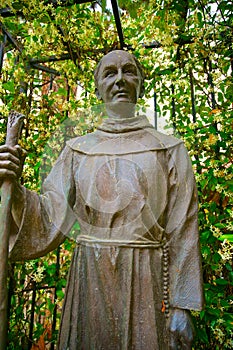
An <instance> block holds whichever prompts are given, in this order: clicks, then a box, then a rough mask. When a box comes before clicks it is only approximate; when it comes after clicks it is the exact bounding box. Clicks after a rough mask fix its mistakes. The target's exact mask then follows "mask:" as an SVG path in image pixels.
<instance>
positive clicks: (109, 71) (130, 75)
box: [97, 51, 142, 104]
mask: <svg viewBox="0 0 233 350" xmlns="http://www.w3.org/2000/svg"><path fill="white" fill-rule="evenodd" d="M141 81H142V79H141V74H140V72H139V70H138V68H137V66H136V63H135V62H134V59H133V58H132V56H131V55H130V54H129V53H128V52H122V51H115V52H114V51H113V52H111V53H109V54H108V55H106V56H105V57H103V59H102V63H101V66H100V70H99V74H98V80H97V85H98V94H99V96H100V98H102V100H103V102H104V103H111V102H112V103H116V102H125V103H133V104H136V102H137V99H138V97H139V94H140V87H141Z"/></svg>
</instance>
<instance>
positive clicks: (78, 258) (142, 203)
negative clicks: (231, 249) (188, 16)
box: [0, 50, 203, 350]
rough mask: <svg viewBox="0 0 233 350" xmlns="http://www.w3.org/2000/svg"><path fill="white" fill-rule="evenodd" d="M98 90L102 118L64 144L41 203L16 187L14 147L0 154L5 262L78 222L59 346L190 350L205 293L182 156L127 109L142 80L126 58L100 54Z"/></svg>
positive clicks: (18, 158) (193, 202) (190, 184)
mask: <svg viewBox="0 0 233 350" xmlns="http://www.w3.org/2000/svg"><path fill="white" fill-rule="evenodd" d="M95 82H96V93H97V96H98V97H99V98H100V99H101V100H102V101H103V103H104V104H105V106H106V115H107V118H105V119H104V121H103V122H102V124H101V125H99V127H98V128H97V129H96V131H95V132H93V133H90V134H87V135H85V136H82V137H77V138H74V139H71V140H69V141H68V142H67V144H66V147H65V148H64V150H63V151H62V153H61V154H60V156H59V158H58V159H57V161H56V163H55V165H54V166H53V168H52V170H51V172H50V174H49V175H48V177H47V179H46V180H45V182H44V184H43V193H42V194H41V195H38V194H36V193H34V192H33V191H29V190H28V189H26V188H24V187H23V186H21V185H20V184H19V182H18V178H19V177H20V172H21V169H22V158H23V156H22V155H23V150H22V149H21V148H20V147H19V146H16V147H14V148H11V147H7V146H1V147H0V182H1V181H3V180H4V179H5V178H6V177H7V178H11V179H12V181H14V182H15V186H14V188H15V189H14V198H13V204H12V210H11V212H12V218H13V220H14V229H12V233H11V237H10V258H11V260H13V261H17V260H21V259H34V258H37V257H40V256H43V255H45V254H46V253H48V252H49V251H51V250H53V249H55V248H56V247H57V246H58V245H59V244H61V243H62V242H63V241H64V239H65V238H66V236H67V235H68V232H69V231H70V230H71V228H72V226H73V225H74V223H75V222H76V221H78V223H79V225H80V228H81V231H80V232H81V233H80V235H78V236H77V239H76V240H77V245H76V249H75V251H74V254H73V258H72V263H71V266H70V271H69V276H68V281H67V288H66V293H65V300H64V304H63V311H62V317H61V325H60V332H59V339H58V349H59V350H68V349H69V350H77V349H85V350H100V349H103V350H117V349H119V350H126V349H134V350H166V349H191V347H192V345H191V344H192V340H193V335H194V331H193V325H192V321H191V317H190V310H201V309H202V306H203V293H202V276H201V258H200V251H199V238H198V222H197V209H198V207H197V191H196V186H195V180H194V175H193V171H192V166H191V161H190V158H189V156H188V154H187V151H186V149H185V147H184V144H183V142H182V141H181V140H179V139H177V138H175V137H173V136H167V135H164V134H162V133H160V132H158V131H156V130H154V128H153V126H152V125H151V124H150V123H149V122H148V120H147V118H146V116H145V115H143V114H139V113H137V112H136V103H137V100H138V98H140V97H142V96H143V92H144V73H143V69H142V67H141V65H140V64H139V62H138V61H137V59H136V58H135V57H134V56H133V55H132V54H130V53H128V52H126V51H123V50H115V51H112V52H110V53H108V54H107V55H105V56H104V57H103V58H102V59H101V60H100V62H99V64H98V66H97V68H96V70H95Z"/></svg>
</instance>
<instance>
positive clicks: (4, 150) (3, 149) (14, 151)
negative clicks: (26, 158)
mask: <svg viewBox="0 0 233 350" xmlns="http://www.w3.org/2000/svg"><path fill="white" fill-rule="evenodd" d="M19 147H20V146H19ZM20 148H21V147H20ZM1 153H11V154H13V155H14V156H15V157H17V158H18V157H19V152H18V146H16V147H11V146H7V145H2V146H0V154H1Z"/></svg>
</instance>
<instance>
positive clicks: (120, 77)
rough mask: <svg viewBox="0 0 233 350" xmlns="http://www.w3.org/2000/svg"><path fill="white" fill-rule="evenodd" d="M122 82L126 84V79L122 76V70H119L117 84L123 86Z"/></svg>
mask: <svg viewBox="0 0 233 350" xmlns="http://www.w3.org/2000/svg"><path fill="white" fill-rule="evenodd" d="M122 82H124V78H123V74H122V70H121V69H119V70H118V74H117V79H116V84H118V85H119V84H121V83H122Z"/></svg>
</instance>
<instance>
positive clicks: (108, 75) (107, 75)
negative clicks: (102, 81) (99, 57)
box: [104, 70, 116, 78]
mask: <svg viewBox="0 0 233 350" xmlns="http://www.w3.org/2000/svg"><path fill="white" fill-rule="evenodd" d="M115 74H116V72H115V71H114V70H109V71H107V72H106V73H105V74H104V78H107V77H113V76H114V75H115Z"/></svg>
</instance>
